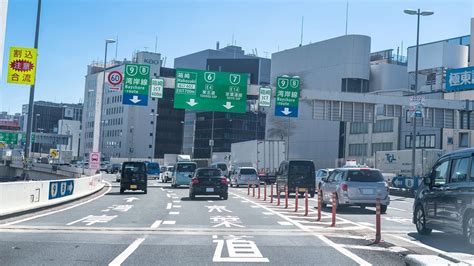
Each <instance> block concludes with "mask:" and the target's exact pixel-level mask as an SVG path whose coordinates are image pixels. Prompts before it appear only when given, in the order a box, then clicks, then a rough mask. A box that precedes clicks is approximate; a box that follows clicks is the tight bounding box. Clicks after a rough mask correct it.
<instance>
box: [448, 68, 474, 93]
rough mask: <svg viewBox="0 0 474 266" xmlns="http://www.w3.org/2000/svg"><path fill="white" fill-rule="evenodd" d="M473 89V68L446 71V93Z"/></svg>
mask: <svg viewBox="0 0 474 266" xmlns="http://www.w3.org/2000/svg"><path fill="white" fill-rule="evenodd" d="M472 89H474V67H464V68H456V69H448V70H447V71H446V91H448V92H450V91H463V90H472Z"/></svg>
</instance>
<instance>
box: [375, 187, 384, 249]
mask: <svg viewBox="0 0 474 266" xmlns="http://www.w3.org/2000/svg"><path fill="white" fill-rule="evenodd" d="M380 223H381V221H380V196H377V199H376V200H375V240H374V244H378V243H380V241H381V240H382V232H381V229H380V226H381V225H380Z"/></svg>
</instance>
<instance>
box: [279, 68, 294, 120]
mask: <svg viewBox="0 0 474 266" xmlns="http://www.w3.org/2000/svg"><path fill="white" fill-rule="evenodd" d="M276 83H277V86H276V94H275V98H276V99H275V100H276V101H275V102H276V103H275V115H276V116H286V117H298V101H299V99H300V78H299V77H296V76H295V77H289V76H280V77H278V78H277V82H276Z"/></svg>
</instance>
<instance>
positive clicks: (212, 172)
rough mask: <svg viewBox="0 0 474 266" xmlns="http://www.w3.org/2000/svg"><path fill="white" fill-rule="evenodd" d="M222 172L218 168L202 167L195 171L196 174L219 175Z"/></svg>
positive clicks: (199, 175)
mask: <svg viewBox="0 0 474 266" xmlns="http://www.w3.org/2000/svg"><path fill="white" fill-rule="evenodd" d="M221 175H222V172H221V170H219V169H203V170H198V171H197V176H198V177H201V176H219V177H220V176H221Z"/></svg>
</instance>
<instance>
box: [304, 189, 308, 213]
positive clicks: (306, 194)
mask: <svg viewBox="0 0 474 266" xmlns="http://www.w3.org/2000/svg"><path fill="white" fill-rule="evenodd" d="M308 204H309V200H308V189H306V191H305V192H304V216H308V212H309V209H308V208H309V207H308Z"/></svg>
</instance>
